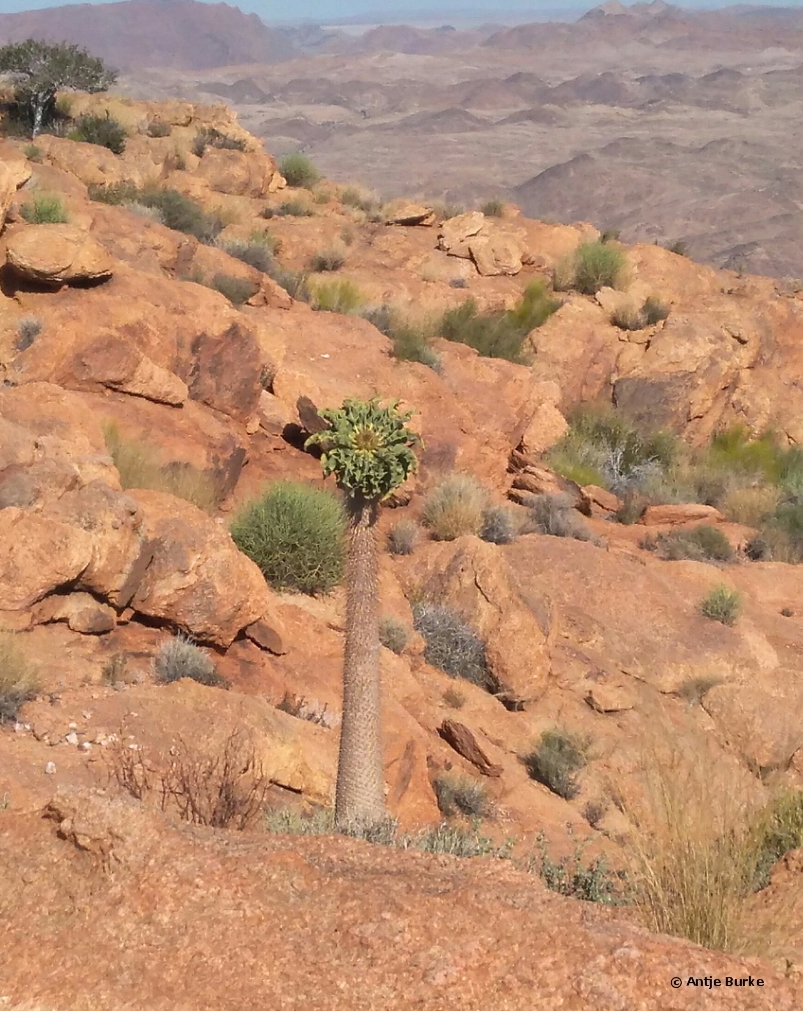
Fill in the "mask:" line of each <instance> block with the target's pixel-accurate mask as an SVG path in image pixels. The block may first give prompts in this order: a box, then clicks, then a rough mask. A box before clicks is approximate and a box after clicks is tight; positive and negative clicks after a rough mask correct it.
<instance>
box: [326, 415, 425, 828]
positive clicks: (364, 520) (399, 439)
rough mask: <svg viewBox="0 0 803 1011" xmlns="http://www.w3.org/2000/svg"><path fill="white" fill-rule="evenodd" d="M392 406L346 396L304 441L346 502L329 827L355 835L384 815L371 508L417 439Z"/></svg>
mask: <svg viewBox="0 0 803 1011" xmlns="http://www.w3.org/2000/svg"><path fill="white" fill-rule="evenodd" d="M397 408H398V401H394V402H392V403H391V404H389V405H388V406H386V407H383V406H382V405H381V404H380V403H379V400H378V399H377V398H374V399H372V400H368V401H364V400H357V399H355V398H350V399H347V400H345V401H344V403H343V406H342V407H341V408H338V409H331V410H322V411H320V412H319V413H320V416H321V418H322V419H323V420H324V421H326V422H328V425H329V427H328V428H327V429H325V430H324V431H322V432H318V433H316V434H315V435H313V436H311V437H310V438H309V439H308V440H307V445H311V444H312V445H319V446H320V447H321V449H322V463H323V471H324V474H326V475H329V474H334V475H335V477H336V478H337V482H338V485H339V487H340V489H341V490H342V491H343V493H344V494H345V497H346V507H347V513H348V521H349V522H348V529H349V546H348V561H347V565H346V648H345V661H344V666H343V721H342V725H341V730H340V755H339V760H338V769H337V790H336V799H335V824H336V825H337V827H338V828H340V829H346V830H360V829H364V828H366V827H370V826H371V825H375V824H377V823H378V822H381V821H382V820H383V819H384V818H385V817H386V812H385V784H384V776H383V771H382V728H381V715H380V691H379V581H378V572H379V560H378V551H377V544H376V521H377V517H378V515H379V503H380V502H381V501H382V500H383V499H385V498H387V497H388V495H390V494H391V492H393V491H394V490H395V489H396V488H398V487H399V485H400V484H402V483H403V482H404V481H405V480H406V478H407V476H408V475H409V474H412V473H414V472H415V470H416V469H417V466H418V461H417V460H416V457H415V453H414V452H413V447H414V446H416V445H418V444H419V443H420V439H419V437H418V436H417V435H416V434H415V433H414V432H412V431H411V430H410V429H409V428H407V425H406V423H407V422H408V421H409V420H410V417H411V414H410V413H402V412H400V411H399V410H398V409H397Z"/></svg>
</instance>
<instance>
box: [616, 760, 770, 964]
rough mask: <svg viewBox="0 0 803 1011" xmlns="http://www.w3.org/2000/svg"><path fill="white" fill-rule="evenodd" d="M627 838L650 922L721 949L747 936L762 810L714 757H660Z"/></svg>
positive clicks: (636, 896)
mask: <svg viewBox="0 0 803 1011" xmlns="http://www.w3.org/2000/svg"><path fill="white" fill-rule="evenodd" d="M646 787H647V788H646V796H645V799H644V801H643V802H642V804H641V808H640V809H639V810H633V811H630V810H628V811H627V812H626V813H627V815H628V816H629V818H630V820H631V822H632V823H633V824H634V828H633V831H632V832H631V833H630V834H629V836H628V837H627V850H628V856H629V863H630V875H631V881H632V886H633V887H632V896H633V900H634V902H635V904H636V907H637V908H638V909H639V910H640V912H641V915H642V918H643V920H644V923H645V926H647V927H648V928H649V929H650V930H653V931H655V932H656V933H661V934H670V935H672V936H674V937H683V938H686V939H688V940H690V941H692V942H694V943H695V944H700V945H703V946H704V947H706V948H713V949H717V950H720V951H734V950H738V949H739V948H740V946H741V945H742V943H743V941H744V938H745V922H744V909H743V903H744V900H745V898H746V897H747V895H748V894H749V893H750V892H751V890H752V889H753V887H754V882H755V881H756V874H757V867H758V861H759V852H760V847H759V845H758V838H757V833H756V831H755V825H756V819H757V817H759V816H760V815H759V812H758V811H757V810H756V808H755V806H754V805H751V804H749V803H747V802H744V801H742V800H740V794H741V791H740V790H739V789H738V788H736V787H733V786H731V785H729V784H728V783H726V782H723V777H722V775H719V774H717V773H716V770H712V769H710V768H707V767H706V763H705V762H703V763H700V764H697V765H695V764H693V763H691V762H686V761H683V762H681V760H680V759H678V758H673V759H671V760H670V761H669V762H668V763H664V762H656V763H655V765H654V766H653V767H652V768H651V770H650V772H649V774H648V777H647V784H646Z"/></svg>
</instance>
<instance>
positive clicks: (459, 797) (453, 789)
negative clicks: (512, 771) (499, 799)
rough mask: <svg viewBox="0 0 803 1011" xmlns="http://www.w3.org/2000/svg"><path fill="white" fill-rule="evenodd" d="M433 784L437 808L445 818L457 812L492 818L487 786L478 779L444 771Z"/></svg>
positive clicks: (491, 803) (492, 807)
mask: <svg viewBox="0 0 803 1011" xmlns="http://www.w3.org/2000/svg"><path fill="white" fill-rule="evenodd" d="M433 786H434V788H435V796H436V797H437V799H438V808H439V809H440V812H441V814H442V815H444V816H445V817H447V818H451V817H452V816H453V815H457V814H462V815H464V816H465V817H467V818H492V817H493V815H494V804H493V801H492V800H491V797H490V795H489V793H488V787H487V786H486V785H485V783H482V782H480V780H478V779H470V778H469V777H468V776H450V775H448V774H446V773H444V774H442V775H440V776H437V777H436V779H435V782H434V783H433Z"/></svg>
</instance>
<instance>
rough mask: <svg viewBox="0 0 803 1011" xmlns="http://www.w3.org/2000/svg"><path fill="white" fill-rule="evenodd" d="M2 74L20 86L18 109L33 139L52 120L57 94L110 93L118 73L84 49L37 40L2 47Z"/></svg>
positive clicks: (0, 50)
mask: <svg viewBox="0 0 803 1011" xmlns="http://www.w3.org/2000/svg"><path fill="white" fill-rule="evenodd" d="M0 74H9V75H10V76H11V77H12V78H13V80H14V82H15V84H16V86H17V90H16V96H15V97H16V101H17V105H18V107H19V109H20V110H21V111H22V112H23V113H24V114H25V115H26V117H27V118H28V120H29V122H30V124H31V137H36V136H37V135H38V134H39V133H40V132H41V130H42V127H43V126H45V125H46V124H47V122H48V121H49V120H50V119H51V118H52V117H53V113H54V112H55V108H56V92H58V91H63V90H65V89H69V90H71V91H89V92H92V93H95V92H98V91H108V89H109V88H110V87H111V86H112V85H113V84H114V82H115V81H116V80H117V73H116V72H115V71H113V70H107V69H106V67H105V66H104V65H103V61H102V60H100V59H99V58H98V57H97V56H91V55H90V54H89V53H88V52H87V51H86V50H85V49H80V48H79V47H78V46H74V45H70V44H68V43H66V42H60V43H58V44H56V45H48V43H46V42H40V41H39V40H37V39H26V40H25V41H24V42H14V43H11V44H10V45H7V46H2V47H0Z"/></svg>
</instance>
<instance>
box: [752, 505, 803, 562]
mask: <svg viewBox="0 0 803 1011" xmlns="http://www.w3.org/2000/svg"><path fill="white" fill-rule="evenodd" d="M757 541H758V542H759V543H760V544H761V545H762V550H761V551H760V552H757V553H756V552H755V545H754V551H753V554H754V557H757V558H771V559H773V561H776V562H788V563H790V564H793V565H799V564H800V563H801V562H803V503H800V504H798V503H797V502H794V501H791V502H782V503H781V504H780V505H779V506H778V507H777V508H776V509H775V511H774V512H773V513H772V515H771V516H769V517H768V518H767V520H766V522H765V523H764V524H763V525H762V527H761V531H760V533H759V536H758V538H757Z"/></svg>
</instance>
